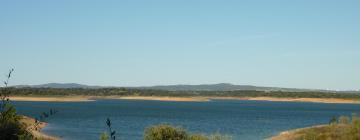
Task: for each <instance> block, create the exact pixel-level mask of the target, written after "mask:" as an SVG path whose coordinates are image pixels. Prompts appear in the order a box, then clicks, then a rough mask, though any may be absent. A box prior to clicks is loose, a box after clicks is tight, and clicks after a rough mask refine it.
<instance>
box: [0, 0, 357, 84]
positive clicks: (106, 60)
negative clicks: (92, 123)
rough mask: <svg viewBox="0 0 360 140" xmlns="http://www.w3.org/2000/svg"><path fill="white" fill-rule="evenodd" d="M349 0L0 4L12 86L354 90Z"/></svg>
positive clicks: (0, 41)
mask: <svg viewBox="0 0 360 140" xmlns="http://www.w3.org/2000/svg"><path fill="white" fill-rule="evenodd" d="M359 7H360V1H359V0H352V1H350V0H281V1H280V0H263V1H260V0H247V1H241V0H233V1H229V0H162V1H159V0H113V1H110V0H109V1H107V0H98V1H92V0H22V1H20V0H0V59H1V61H0V71H2V72H0V74H2V75H4V76H3V78H1V79H5V74H6V73H7V71H8V69H9V68H12V67H13V68H15V72H14V77H13V79H12V84H13V85H15V84H43V83H49V82H62V83H67V82H74V83H82V84H89V85H108V86H110V85H111V86H148V85H167V84H211V83H233V84H250V85H258V86H278V87H295V88H321V89H340V90H348V89H360V8H359Z"/></svg>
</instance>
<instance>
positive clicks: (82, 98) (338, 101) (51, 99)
mask: <svg viewBox="0 0 360 140" xmlns="http://www.w3.org/2000/svg"><path fill="white" fill-rule="evenodd" d="M98 99H121V100H152V101H170V102H208V101H211V100H249V101H274V102H311V103H332V104H360V100H354V99H343V98H279V97H211V96H193V97H172V96H117V95H114V96H41V97H40V96H11V97H10V100H14V101H44V102H90V101H96V100H98Z"/></svg>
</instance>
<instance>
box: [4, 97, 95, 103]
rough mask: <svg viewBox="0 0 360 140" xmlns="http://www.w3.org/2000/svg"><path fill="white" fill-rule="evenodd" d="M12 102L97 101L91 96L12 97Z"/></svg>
mask: <svg viewBox="0 0 360 140" xmlns="http://www.w3.org/2000/svg"><path fill="white" fill-rule="evenodd" d="M10 100H13V101H40V102H41V101H43V102H89V101H95V100H93V99H91V97H90V96H51V97H39V96H11V97H10Z"/></svg>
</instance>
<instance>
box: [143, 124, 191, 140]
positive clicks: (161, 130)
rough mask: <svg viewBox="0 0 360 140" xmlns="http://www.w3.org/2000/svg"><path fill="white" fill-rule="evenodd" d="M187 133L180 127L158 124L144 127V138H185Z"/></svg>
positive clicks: (162, 139)
mask: <svg viewBox="0 0 360 140" xmlns="http://www.w3.org/2000/svg"><path fill="white" fill-rule="evenodd" d="M187 139H188V134H187V133H186V131H185V129H183V128H181V127H173V126H171V125H167V124H160V125H156V126H151V127H149V128H146V130H145V134H144V140H187Z"/></svg>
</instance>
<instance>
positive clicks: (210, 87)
mask: <svg viewBox="0 0 360 140" xmlns="http://www.w3.org/2000/svg"><path fill="white" fill-rule="evenodd" d="M139 88H142V89H159V90H170V91H181V90H182V91H194V90H197V91H234V90H258V91H293V92H303V91H315V90H311V89H296V88H279V87H261V86H252V85H233V84H229V83H220V84H202V85H165V86H150V87H139ZM316 91H320V90H316ZM323 91H325V90H323Z"/></svg>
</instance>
